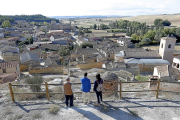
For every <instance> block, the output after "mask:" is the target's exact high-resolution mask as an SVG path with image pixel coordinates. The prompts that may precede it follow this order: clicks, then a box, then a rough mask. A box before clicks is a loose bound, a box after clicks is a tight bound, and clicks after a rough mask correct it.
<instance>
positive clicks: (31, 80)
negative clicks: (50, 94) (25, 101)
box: [25, 75, 43, 92]
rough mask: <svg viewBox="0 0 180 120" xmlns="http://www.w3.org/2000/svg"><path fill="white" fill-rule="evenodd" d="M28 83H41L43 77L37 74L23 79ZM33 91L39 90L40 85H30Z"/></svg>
mask: <svg viewBox="0 0 180 120" xmlns="http://www.w3.org/2000/svg"><path fill="white" fill-rule="evenodd" d="M25 81H26V83H28V84H41V83H43V78H42V77H41V76H39V75H35V76H34V77H28V78H26V79H25ZM30 88H31V90H32V91H33V92H39V91H40V90H41V85H36V86H30Z"/></svg>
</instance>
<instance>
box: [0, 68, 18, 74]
mask: <svg viewBox="0 0 180 120" xmlns="http://www.w3.org/2000/svg"><path fill="white" fill-rule="evenodd" d="M15 72H16V67H12V68H7V69H6V72H5V73H6V74H8V73H15ZM0 74H3V70H2V69H0Z"/></svg>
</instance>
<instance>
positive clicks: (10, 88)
mask: <svg viewBox="0 0 180 120" xmlns="http://www.w3.org/2000/svg"><path fill="white" fill-rule="evenodd" d="M9 90H10V93H11V98H12V101H15V100H14V94H13V90H12V86H11V83H9Z"/></svg>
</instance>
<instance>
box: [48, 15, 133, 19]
mask: <svg viewBox="0 0 180 120" xmlns="http://www.w3.org/2000/svg"><path fill="white" fill-rule="evenodd" d="M48 17H50V18H56V19H61V18H105V17H130V16H120V15H84V16H48Z"/></svg>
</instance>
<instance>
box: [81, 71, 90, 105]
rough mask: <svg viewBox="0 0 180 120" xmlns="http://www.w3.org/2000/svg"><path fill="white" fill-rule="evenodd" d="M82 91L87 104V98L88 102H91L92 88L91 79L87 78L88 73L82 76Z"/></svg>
mask: <svg viewBox="0 0 180 120" xmlns="http://www.w3.org/2000/svg"><path fill="white" fill-rule="evenodd" d="M81 83H82V84H81V91H82V92H83V93H82V97H83V102H84V103H85V104H86V100H88V104H89V103H90V101H91V100H90V90H91V81H90V79H88V78H87V73H84V78H81Z"/></svg>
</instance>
